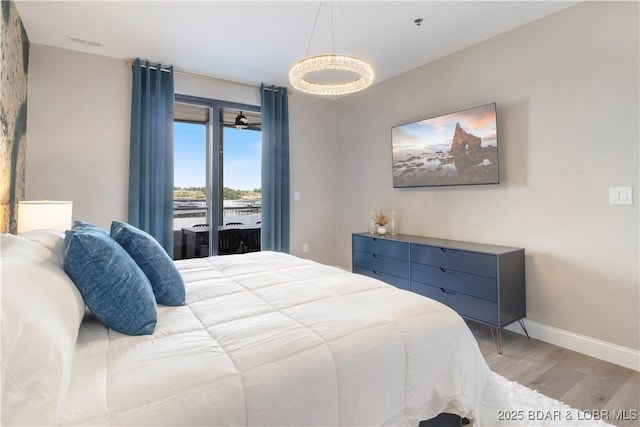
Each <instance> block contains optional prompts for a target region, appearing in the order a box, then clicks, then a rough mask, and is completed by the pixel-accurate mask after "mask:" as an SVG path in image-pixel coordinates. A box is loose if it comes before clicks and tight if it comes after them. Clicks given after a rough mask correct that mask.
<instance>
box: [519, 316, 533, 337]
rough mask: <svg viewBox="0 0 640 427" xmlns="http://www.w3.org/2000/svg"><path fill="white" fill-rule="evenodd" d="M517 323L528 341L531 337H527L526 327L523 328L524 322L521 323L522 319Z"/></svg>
mask: <svg viewBox="0 0 640 427" xmlns="http://www.w3.org/2000/svg"><path fill="white" fill-rule="evenodd" d="M518 322H519V323H520V327H521V328H522V330H523V331H524V334H525V335H526V336H527V339H528V340H530V339H531V337H530V336H529V332H527V327H526V326H524V322H523V321H522V319H520V320H518Z"/></svg>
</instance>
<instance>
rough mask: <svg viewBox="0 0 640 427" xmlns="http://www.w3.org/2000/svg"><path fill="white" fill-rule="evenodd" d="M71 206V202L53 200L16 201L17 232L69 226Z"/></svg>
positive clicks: (67, 227) (62, 229) (64, 228)
mask: <svg viewBox="0 0 640 427" xmlns="http://www.w3.org/2000/svg"><path fill="white" fill-rule="evenodd" d="M72 206H73V204H72V202H67V201H64V202H61V201H55V200H42V201H22V202H18V234H21V233H25V232H27V231H29V230H37V229H42V228H51V229H54V230H59V231H64V230H67V229H69V228H71V218H72V217H71V211H72Z"/></svg>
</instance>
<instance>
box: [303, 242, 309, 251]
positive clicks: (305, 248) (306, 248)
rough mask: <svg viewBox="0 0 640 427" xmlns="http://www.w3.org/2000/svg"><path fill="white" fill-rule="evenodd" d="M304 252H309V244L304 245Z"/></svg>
mask: <svg viewBox="0 0 640 427" xmlns="http://www.w3.org/2000/svg"><path fill="white" fill-rule="evenodd" d="M302 252H304V253H307V252H309V244H308V243H303V244H302Z"/></svg>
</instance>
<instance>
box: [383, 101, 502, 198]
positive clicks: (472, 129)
mask: <svg viewBox="0 0 640 427" xmlns="http://www.w3.org/2000/svg"><path fill="white" fill-rule="evenodd" d="M391 141H392V142H391V145H392V151H393V153H392V156H393V186H394V187H395V188H398V187H431V186H445V185H470V184H499V183H500V173H499V169H500V168H499V167H498V127H497V120H496V104H495V103H493V104H488V105H483V106H481V107H475V108H470V109H468V110H463V111H458V112H456V113H450V114H445V115H443V116H439V117H433V118H430V119H424V120H420V121H417V122H413V123H407V124H404V125H399V126H394V127H393V128H392V129H391Z"/></svg>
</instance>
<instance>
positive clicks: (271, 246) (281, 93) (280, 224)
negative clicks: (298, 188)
mask: <svg viewBox="0 0 640 427" xmlns="http://www.w3.org/2000/svg"><path fill="white" fill-rule="evenodd" d="M287 92H288V90H287V88H286V87H275V86H271V87H265V85H264V84H263V85H261V86H260V93H261V98H262V109H261V112H262V250H268V251H278V252H286V253H288V252H289V204H290V201H289V106H288V99H287V96H288V95H287Z"/></svg>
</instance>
